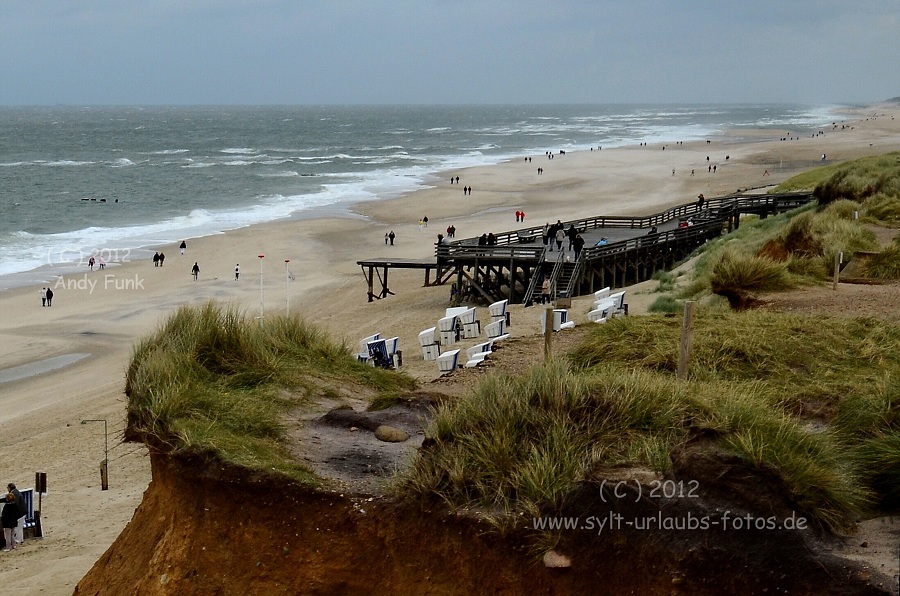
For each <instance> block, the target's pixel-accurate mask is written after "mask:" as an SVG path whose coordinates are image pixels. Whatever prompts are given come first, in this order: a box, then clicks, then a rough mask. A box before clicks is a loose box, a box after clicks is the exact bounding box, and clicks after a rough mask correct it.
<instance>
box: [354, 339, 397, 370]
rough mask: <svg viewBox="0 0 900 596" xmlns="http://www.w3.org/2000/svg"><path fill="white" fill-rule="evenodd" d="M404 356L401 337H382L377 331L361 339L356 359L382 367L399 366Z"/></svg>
mask: <svg viewBox="0 0 900 596" xmlns="http://www.w3.org/2000/svg"><path fill="white" fill-rule="evenodd" d="M402 358H403V353H402V352H401V351H400V338H399V337H389V338H386V339H382V338H381V334H380V333H375V334H373V335H370V336H368V337H364V338H362V339H361V340H359V348H358V349H357V352H356V359H357V360H358V361H359V362H365V363H368V364H371V365H372V366H377V367H380V368H391V367H395V368H399V367H400V365H401V364H402Z"/></svg>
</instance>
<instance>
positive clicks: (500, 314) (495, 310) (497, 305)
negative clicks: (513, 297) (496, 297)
mask: <svg viewBox="0 0 900 596" xmlns="http://www.w3.org/2000/svg"><path fill="white" fill-rule="evenodd" d="M508 304H509V300H500V301H498V302H494V303H493V304H491V305H490V306H489V307H488V311H489V312H490V313H491V322H493V321H499V320H500V319H503V320H504V321H505V320H506V307H507V305H508Z"/></svg>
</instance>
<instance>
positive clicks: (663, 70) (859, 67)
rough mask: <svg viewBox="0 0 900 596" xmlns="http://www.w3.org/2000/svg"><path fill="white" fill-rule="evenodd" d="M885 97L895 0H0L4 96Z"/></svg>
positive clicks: (893, 76) (451, 100)
mask: <svg viewBox="0 0 900 596" xmlns="http://www.w3.org/2000/svg"><path fill="white" fill-rule="evenodd" d="M898 95H900V1H898V0H743V1H740V2H738V1H733V0H540V1H533V0H441V1H440V2H438V1H436V0H395V1H391V2H388V1H381V0H0V105H43V104H78V105H81V104H92V105H96V104H129V105H133V104H410V103H418V104H436V103H437V104H491V103H530V104H531V103H635V102H640V103H660V102H663V103H682V102H688V103H690V102H703V103H705V102H737V103H743V102H767V103H769V102H799V103H812V104H831V103H868V102H875V101H880V100H883V99H887V98H890V97H895V96H898Z"/></svg>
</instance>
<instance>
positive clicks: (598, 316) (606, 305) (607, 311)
mask: <svg viewBox="0 0 900 596" xmlns="http://www.w3.org/2000/svg"><path fill="white" fill-rule="evenodd" d="M615 305H616V303H615V301H613V300H610V299H608V298H607V299H606V300H598V301H597V302H595V303H594V310H592V311H591V312H589V313H588V319H589V320H590V321H592V322H594V323H605V322H606V321H608V320H609V319H610V317H612V313H613V309H614V308H615Z"/></svg>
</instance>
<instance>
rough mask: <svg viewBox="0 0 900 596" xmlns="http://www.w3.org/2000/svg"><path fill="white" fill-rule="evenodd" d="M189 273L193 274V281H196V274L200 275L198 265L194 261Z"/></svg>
mask: <svg viewBox="0 0 900 596" xmlns="http://www.w3.org/2000/svg"><path fill="white" fill-rule="evenodd" d="M191 275H193V276H194V281H197V276H198V275H200V265H198V264H197V262H196V261H194V266H193V267H191Z"/></svg>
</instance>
